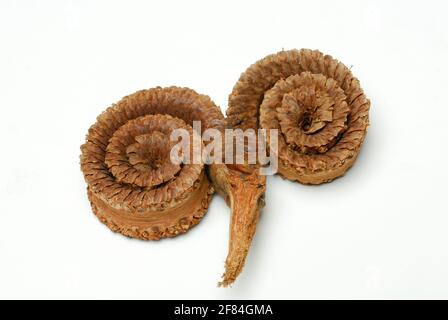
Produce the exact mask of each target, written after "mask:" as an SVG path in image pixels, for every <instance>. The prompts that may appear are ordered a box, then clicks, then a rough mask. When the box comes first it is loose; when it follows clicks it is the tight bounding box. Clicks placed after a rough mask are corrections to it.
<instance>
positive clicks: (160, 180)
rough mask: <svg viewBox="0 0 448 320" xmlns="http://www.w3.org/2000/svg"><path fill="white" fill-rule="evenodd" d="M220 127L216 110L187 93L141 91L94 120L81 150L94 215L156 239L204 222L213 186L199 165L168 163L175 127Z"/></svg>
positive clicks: (126, 231)
mask: <svg viewBox="0 0 448 320" xmlns="http://www.w3.org/2000/svg"><path fill="white" fill-rule="evenodd" d="M194 120H199V121H201V124H202V129H203V130H205V129H207V128H214V127H218V128H219V127H220V126H222V121H223V115H222V113H221V111H220V109H219V108H218V107H217V106H216V105H215V104H214V103H213V102H212V101H211V100H210V99H209V98H208V97H207V96H204V95H199V94H197V93H196V92H194V91H193V90H190V89H187V88H178V87H169V88H154V89H149V90H142V91H138V92H136V93H134V94H132V95H129V96H126V97H124V98H123V99H122V100H121V101H119V102H118V103H116V104H114V105H113V106H111V107H109V108H108V109H107V110H106V111H105V112H103V113H102V114H101V115H100V116H98V118H97V121H96V123H95V124H94V125H92V127H91V128H90V129H89V131H88V134H87V137H86V142H85V143H84V145H82V146H81V151H82V154H81V170H82V171H83V174H84V178H85V180H86V182H87V184H88V197H89V200H90V203H91V206H92V210H93V212H94V213H95V214H96V215H97V216H98V218H99V219H100V220H101V221H102V222H103V223H104V224H106V225H107V226H108V227H109V228H110V229H111V230H113V231H116V232H120V233H122V234H124V235H126V236H129V237H133V238H139V239H146V240H158V239H160V238H164V237H174V236H176V235H178V234H182V233H185V232H186V231H187V230H189V229H190V228H191V227H193V226H195V225H196V224H198V223H199V221H200V220H201V219H202V217H203V216H204V214H205V213H206V211H207V207H208V204H209V202H210V199H211V196H212V194H213V192H214V189H213V187H212V185H211V183H210V182H209V180H208V178H207V175H206V173H205V168H204V164H203V163H198V164H184V163H181V164H173V163H172V162H171V161H170V150H171V147H172V142H171V141H170V134H171V132H172V131H173V130H174V129H185V130H187V131H189V132H192V127H191V126H192V122H193V121H194Z"/></svg>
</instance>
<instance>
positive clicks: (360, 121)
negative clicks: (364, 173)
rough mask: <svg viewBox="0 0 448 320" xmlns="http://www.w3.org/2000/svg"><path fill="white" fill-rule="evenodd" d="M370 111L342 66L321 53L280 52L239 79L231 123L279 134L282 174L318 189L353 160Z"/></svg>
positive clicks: (232, 101)
mask: <svg viewBox="0 0 448 320" xmlns="http://www.w3.org/2000/svg"><path fill="white" fill-rule="evenodd" d="M369 107H370V102H369V100H368V99H367V98H366V96H365V95H364V92H363V90H362V89H361V87H360V84H359V81H358V79H356V78H355V77H354V76H353V75H352V73H351V71H350V70H349V69H348V68H347V67H346V66H345V65H343V64H342V63H341V62H338V61H337V60H335V59H333V58H332V57H331V56H328V55H324V54H322V53H321V52H319V51H317V50H315V51H312V50H308V49H302V50H291V51H281V52H278V53H277V54H273V55H269V56H267V57H265V58H264V59H261V60H260V61H258V62H256V63H255V64H253V65H252V66H250V67H249V68H248V69H247V70H246V71H245V72H244V73H243V74H242V75H241V77H240V79H239V80H238V82H237V83H236V85H235V86H234V88H233V92H232V93H231V95H230V97H229V108H228V110H227V116H228V118H227V123H228V125H229V126H230V127H233V128H241V129H248V128H252V129H257V128H259V127H260V128H264V129H267V131H269V130H270V129H278V131H279V137H278V158H279V168H278V171H279V173H280V174H281V175H283V176H284V177H286V178H288V179H290V180H296V181H299V182H301V183H305V184H320V183H323V182H328V181H331V180H333V179H335V178H337V177H339V176H341V175H343V174H344V173H345V172H346V171H347V169H348V168H350V167H351V165H352V164H353V162H354V161H355V159H356V157H357V155H358V153H359V150H360V148H361V145H362V143H363V141H364V138H365V135H366V132H367V127H368V124H369ZM267 137H268V138H269V135H268V136H267Z"/></svg>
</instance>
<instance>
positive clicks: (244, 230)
mask: <svg viewBox="0 0 448 320" xmlns="http://www.w3.org/2000/svg"><path fill="white" fill-rule="evenodd" d="M209 169H210V177H211V179H212V181H213V185H214V186H215V188H216V190H217V191H218V192H219V193H220V194H222V195H223V196H224V197H225V199H226V202H227V204H228V205H229V206H230V208H231V211H232V213H231V219H230V230H229V233H230V236H229V252H228V255H227V259H226V265H225V272H224V274H223V277H222V281H221V282H220V283H219V285H220V286H224V287H227V286H229V285H231V284H232V283H233V282H234V281H235V280H236V278H237V277H238V275H239V274H240V273H241V271H242V270H243V267H244V264H245V261H246V257H247V254H248V252H249V248H250V245H251V243H252V239H253V237H254V235H255V231H256V226H257V222H258V219H259V216H260V210H261V208H262V207H263V206H264V193H265V191H266V177H265V176H261V175H260V174H259V172H258V169H257V168H256V167H255V166H230V165H228V166H225V165H215V166H210V167H209Z"/></svg>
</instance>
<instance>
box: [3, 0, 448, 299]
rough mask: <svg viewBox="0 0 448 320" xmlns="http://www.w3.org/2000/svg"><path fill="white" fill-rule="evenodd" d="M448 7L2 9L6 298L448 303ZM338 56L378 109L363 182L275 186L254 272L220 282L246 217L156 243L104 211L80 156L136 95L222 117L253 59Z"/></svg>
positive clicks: (252, 258) (95, 5)
mask: <svg viewBox="0 0 448 320" xmlns="http://www.w3.org/2000/svg"><path fill="white" fill-rule="evenodd" d="M446 13H447V2H446V1H326V2H323V1H289V2H286V1H277V0H276V1H273V0H271V1H267V2H264V1H259V0H258V1H254V2H249V1H228V0H226V1H222V2H215V1H201V2H196V1H177V2H172V1H157V2H155V1H154V2H151V1H121V2H115V1H56V0H55V1H37V0H36V1H10V0H2V1H1V2H0V108H1V109H0V110H1V113H0V116H1V126H0V137H1V146H0V149H1V157H0V169H1V173H0V203H1V209H0V298H148V299H154V298H159V299H165V298H180V299H184V298H185V299H186V298H191V299H196V298H211V299H214V298H234V299H240V298H254V299H256V298H287V299H289V298H295V299H299V298H306V299H311V298H324V299H326V298H342V299H346V298H361V299H364V298H448V249H447V245H448V216H447V214H448V210H447V198H448V194H447V185H446V181H447V180H448V173H447V165H448V161H447V157H448V152H447V150H448V146H447V141H448V133H447V132H448V131H447V120H448V105H447V80H446V79H447V73H448V68H447V67H448V63H447V60H448V37H447V33H448V23H447V18H446ZM282 48H284V49H292V48H312V49H320V50H321V51H322V52H324V53H327V54H331V55H333V56H334V57H336V58H338V59H339V60H341V61H342V62H344V63H345V64H346V65H348V66H353V68H352V71H353V72H354V74H355V76H357V77H358V78H359V79H360V80H361V83H362V85H363V87H364V89H365V92H366V94H367V95H368V97H369V98H370V99H371V101H372V108H371V113H370V117H371V127H370V130H369V133H368V136H367V140H366V142H365V145H364V147H363V149H362V152H361V155H360V157H359V159H358V161H357V162H356V164H355V166H354V167H353V169H351V170H350V171H349V172H348V174H347V175H346V176H344V177H343V178H341V179H338V180H336V181H334V182H332V183H331V184H327V185H322V186H318V187H310V186H303V185H300V184H297V183H292V182H288V181H284V180H283V179H281V178H280V177H278V176H276V177H270V178H269V179H268V190H267V195H266V201H267V206H266V208H265V209H264V211H263V216H262V218H261V221H260V223H259V226H258V230H257V234H256V238H255V240H254V242H253V246H252V249H251V252H250V254H249V257H248V260H247V263H246V267H245V269H244V271H243V273H242V274H241V276H240V277H239V279H238V281H237V282H236V283H235V285H234V286H233V288H231V289H222V288H217V287H216V283H217V282H218V280H219V278H220V275H221V274H222V272H223V268H224V260H225V257H226V254H227V241H228V223H229V210H228V208H227V207H226V206H225V204H224V201H223V200H222V199H221V198H220V197H219V196H215V197H214V199H213V201H212V203H211V206H210V208H209V211H208V214H207V215H206V217H205V218H204V219H203V221H202V222H201V223H200V224H199V225H198V226H197V227H195V228H194V229H192V230H191V231H190V232H188V233H187V234H186V235H183V236H180V237H178V238H175V239H168V240H162V241H160V242H144V241H138V240H131V239H127V238H125V237H123V236H121V235H118V234H114V233H112V232H111V231H109V229H107V228H106V227H105V226H103V225H102V224H101V223H100V222H99V221H98V220H97V218H96V217H95V216H94V215H93V214H92V213H91V210H90V206H89V203H88V200H87V196H86V184H85V182H84V180H83V177H82V174H81V171H80V169H79V155H80V150H79V146H80V145H81V144H82V143H83V140H84V137H85V134H86V132H87V129H88V128H89V126H90V125H91V124H93V123H94V122H95V117H96V116H97V115H98V114H99V113H100V112H101V111H103V110H104V109H105V108H106V107H108V106H109V105H110V104H112V103H113V102H116V101H118V100H119V99H120V98H121V97H123V96H124V95H127V94H129V93H132V92H134V91H136V90H139V89H144V88H150V87H154V86H168V85H178V86H188V87H191V88H194V89H195V90H196V91H198V92H200V93H204V94H208V95H209V96H210V97H211V98H212V99H213V100H214V101H215V102H216V103H217V104H218V105H219V106H221V108H222V110H223V111H225V109H226V107H227V97H228V94H229V93H230V92H231V90H232V87H233V85H234V83H235V82H236V81H237V79H238V78H239V75H240V74H241V72H243V71H244V70H245V69H246V68H247V67H248V66H249V65H250V64H251V63H253V62H255V61H256V60H258V59H260V58H262V57H264V56H265V55H267V54H270V53H274V52H277V51H279V50H281V49H282Z"/></svg>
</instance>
